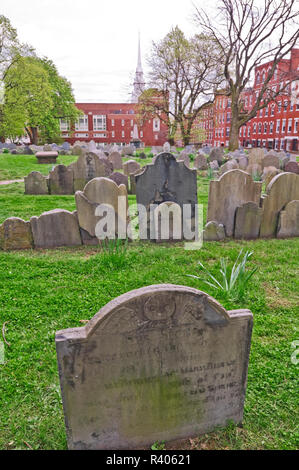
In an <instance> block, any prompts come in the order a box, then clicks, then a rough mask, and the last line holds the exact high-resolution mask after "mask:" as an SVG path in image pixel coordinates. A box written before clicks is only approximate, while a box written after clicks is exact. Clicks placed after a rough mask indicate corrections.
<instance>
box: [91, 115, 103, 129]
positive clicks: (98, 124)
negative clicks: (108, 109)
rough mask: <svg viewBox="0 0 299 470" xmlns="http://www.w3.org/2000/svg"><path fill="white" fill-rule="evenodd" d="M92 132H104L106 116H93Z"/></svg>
mask: <svg viewBox="0 0 299 470" xmlns="http://www.w3.org/2000/svg"><path fill="white" fill-rule="evenodd" d="M93 130H94V131H105V130H106V116H105V115H103V114H102V115H98V116H97V115H94V116H93Z"/></svg>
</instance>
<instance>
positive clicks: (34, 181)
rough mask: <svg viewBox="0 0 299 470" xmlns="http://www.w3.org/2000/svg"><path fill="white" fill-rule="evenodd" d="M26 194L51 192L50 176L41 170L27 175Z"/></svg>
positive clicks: (25, 179)
mask: <svg viewBox="0 0 299 470" xmlns="http://www.w3.org/2000/svg"><path fill="white" fill-rule="evenodd" d="M24 181H25V194H49V187H48V178H47V177H46V176H44V175H42V174H41V173H40V172H39V171H32V172H31V173H29V175H28V176H25V178H24Z"/></svg>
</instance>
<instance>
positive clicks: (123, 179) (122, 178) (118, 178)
mask: <svg viewBox="0 0 299 470" xmlns="http://www.w3.org/2000/svg"><path fill="white" fill-rule="evenodd" d="M109 179H110V180H112V181H114V183H116V184H117V186H120V185H121V184H124V185H125V187H126V188H127V191H128V177H127V176H126V175H124V174H123V173H119V172H118V171H116V172H115V173H112V175H110V176H109Z"/></svg>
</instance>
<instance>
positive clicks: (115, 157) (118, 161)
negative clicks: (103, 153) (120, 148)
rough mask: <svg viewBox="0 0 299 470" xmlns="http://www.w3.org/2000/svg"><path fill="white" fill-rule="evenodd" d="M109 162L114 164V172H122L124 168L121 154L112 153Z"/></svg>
mask: <svg viewBox="0 0 299 470" xmlns="http://www.w3.org/2000/svg"><path fill="white" fill-rule="evenodd" d="M108 160H109V161H110V162H111V163H112V165H113V169H114V170H121V169H122V167H123V162H122V158H121V154H120V153H119V152H112V153H110V155H109V157H108Z"/></svg>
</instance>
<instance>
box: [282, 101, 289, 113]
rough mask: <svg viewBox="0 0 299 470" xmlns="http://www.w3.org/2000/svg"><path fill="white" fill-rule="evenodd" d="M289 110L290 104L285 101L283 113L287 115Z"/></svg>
mask: <svg viewBox="0 0 299 470" xmlns="http://www.w3.org/2000/svg"><path fill="white" fill-rule="evenodd" d="M287 109H288V102H287V100H285V101H284V103H283V112H284V113H286V112H287Z"/></svg>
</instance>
